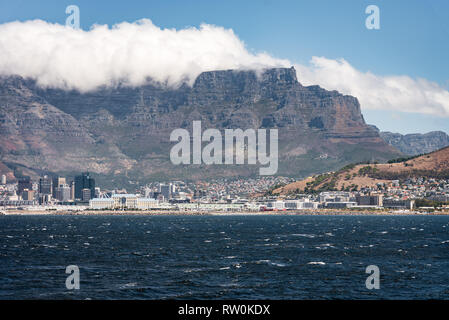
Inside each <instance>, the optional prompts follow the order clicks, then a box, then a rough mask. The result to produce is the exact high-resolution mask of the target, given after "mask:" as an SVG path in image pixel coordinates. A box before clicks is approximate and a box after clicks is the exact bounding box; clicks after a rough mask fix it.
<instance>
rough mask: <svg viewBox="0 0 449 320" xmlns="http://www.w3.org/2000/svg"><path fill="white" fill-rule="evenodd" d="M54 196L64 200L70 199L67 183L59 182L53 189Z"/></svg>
mask: <svg viewBox="0 0 449 320" xmlns="http://www.w3.org/2000/svg"><path fill="white" fill-rule="evenodd" d="M55 198H56V199H58V200H59V201H62V202H66V201H69V200H70V187H69V186H68V185H67V184H61V185H59V187H57V188H56V189H55Z"/></svg>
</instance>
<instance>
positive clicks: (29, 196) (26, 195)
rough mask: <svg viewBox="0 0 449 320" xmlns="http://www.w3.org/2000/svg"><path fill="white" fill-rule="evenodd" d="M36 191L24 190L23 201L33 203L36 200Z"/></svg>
mask: <svg viewBox="0 0 449 320" xmlns="http://www.w3.org/2000/svg"><path fill="white" fill-rule="evenodd" d="M34 192H35V191H34V190H29V189H24V190H23V191H22V200H26V201H33V200H34Z"/></svg>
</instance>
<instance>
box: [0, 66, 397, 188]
mask: <svg viewBox="0 0 449 320" xmlns="http://www.w3.org/2000/svg"><path fill="white" fill-rule="evenodd" d="M194 120H201V121H202V128H203V130H205V129H207V128H216V129H219V130H220V131H221V132H223V130H224V129H225V128H241V129H243V130H245V129H248V128H253V129H257V128H278V132H279V170H278V172H277V174H279V175H289V176H296V177H300V176H305V175H308V174H311V173H317V172H323V171H326V170H332V169H336V168H338V167H341V166H342V165H344V164H347V163H351V162H358V161H368V160H371V161H373V160H379V161H383V160H388V159H391V158H395V157H398V156H401V155H402V154H401V153H400V152H399V151H398V150H396V149H394V148H393V147H391V146H389V145H388V144H387V143H385V142H384V141H383V140H382V139H381V138H380V136H379V133H378V131H376V130H375V129H374V128H373V127H372V126H369V125H367V124H366V123H365V121H364V119H363V116H362V114H361V111H360V105H359V102H358V100H357V99H356V98H355V97H352V96H346V95H342V94H340V93H338V92H337V91H327V90H325V89H322V88H320V87H319V86H303V85H301V84H300V83H299V82H298V80H297V78H296V71H295V70H294V69H293V68H274V69H267V70H265V71H263V72H255V71H234V70H223V71H211V72H204V73H202V74H200V75H199V76H198V77H197V79H196V80H195V82H194V83H193V85H192V86H189V85H187V84H182V85H180V86H178V87H168V86H166V85H164V84H158V83H154V82H151V80H150V81H149V82H148V83H147V84H146V85H143V86H140V87H128V86H122V85H118V86H116V87H103V88H100V89H98V90H95V91H91V92H87V93H81V92H78V91H73V90H71V91H69V90H62V89H54V88H41V87H39V86H38V85H37V84H36V83H35V82H34V81H33V80H30V79H23V78H21V77H18V76H9V77H0V162H1V163H3V164H4V165H5V166H7V167H8V168H9V172H8V173H9V174H11V172H14V170H15V171H16V172H24V173H27V174H31V175H32V176H36V175H38V174H40V173H42V172H50V173H60V174H65V175H73V174H74V173H78V172H80V171H85V170H89V171H90V172H93V173H94V174H95V175H96V177H97V179H99V181H100V183H102V184H103V185H105V186H111V185H116V186H129V185H135V184H142V183H145V182H148V181H151V180H158V179H159V180H168V179H190V180H196V179H207V178H211V177H230V176H254V175H257V174H258V169H259V166H258V165H245V166H242V165H214V166H206V165H178V166H175V165H172V164H171V162H170V159H169V154H170V149H171V147H172V146H173V145H174V144H175V143H173V142H170V140H169V138H170V133H171V132H172V131H173V130H174V129H176V128H186V129H188V130H189V132H191V128H192V122H193V121H194ZM2 168H4V167H3V166H0V170H2Z"/></svg>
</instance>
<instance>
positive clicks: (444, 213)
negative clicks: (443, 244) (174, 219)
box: [0, 209, 449, 216]
mask: <svg viewBox="0 0 449 320" xmlns="http://www.w3.org/2000/svg"><path fill="white" fill-rule="evenodd" d="M14 215H16V216H23V215H27V216H28V215H33V216H34V215H35V216H40V215H45V216H47V215H51V216H64V215H77V216H436V215H438V216H449V211H437V212H419V211H405V210H403V211H399V210H398V211H393V210H389V211H386V210H377V211H373V210H365V211H356V210H335V209H330V210H329V209H322V210H316V209H315V210H292V211H257V212H240V211H236V212H223V211H169V210H148V211H133V210H129V211H110V210H98V211H97V210H83V211H68V210H60V211H58V210H39V211H38V210H3V211H1V212H0V216H14Z"/></svg>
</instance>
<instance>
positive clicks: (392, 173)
mask: <svg viewBox="0 0 449 320" xmlns="http://www.w3.org/2000/svg"><path fill="white" fill-rule="evenodd" d="M420 176H424V177H432V178H446V179H447V178H449V147H446V148H443V149H440V150H438V151H434V152H431V153H429V154H425V155H422V156H419V157H416V158H412V159H410V160H407V161H403V162H398V163H383V164H358V165H353V166H346V167H344V168H342V169H340V170H339V171H336V172H330V173H325V174H321V175H316V176H313V177H308V178H306V179H304V180H300V181H296V182H293V183H290V184H288V185H286V186H284V187H281V188H278V189H276V190H274V191H273V193H275V194H288V193H291V192H297V191H299V192H304V191H305V190H306V191H307V190H309V191H310V190H315V191H317V190H344V189H348V188H349V190H355V189H357V190H360V189H361V188H363V187H375V186H376V185H377V184H378V183H389V182H391V180H396V179H404V178H408V177H420Z"/></svg>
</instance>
